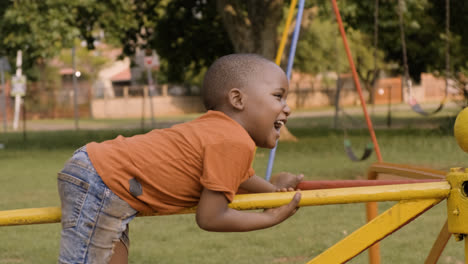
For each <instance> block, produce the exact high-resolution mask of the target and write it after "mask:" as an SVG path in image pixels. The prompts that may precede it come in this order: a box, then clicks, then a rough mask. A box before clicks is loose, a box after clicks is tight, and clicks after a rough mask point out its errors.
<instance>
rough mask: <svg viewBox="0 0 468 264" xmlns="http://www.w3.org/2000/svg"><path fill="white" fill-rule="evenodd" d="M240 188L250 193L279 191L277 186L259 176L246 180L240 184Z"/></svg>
mask: <svg viewBox="0 0 468 264" xmlns="http://www.w3.org/2000/svg"><path fill="white" fill-rule="evenodd" d="M239 188H240V189H242V190H245V191H248V192H250V193H268V192H276V189H277V188H276V186H275V185H273V184H272V183H270V182H269V181H266V180H265V179H263V178H260V177H259V176H257V175H254V176H252V177H250V178H248V179H247V180H245V181H244V182H243V183H241V184H240V186H239Z"/></svg>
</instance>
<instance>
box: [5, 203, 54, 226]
mask: <svg viewBox="0 0 468 264" xmlns="http://www.w3.org/2000/svg"><path fill="white" fill-rule="evenodd" d="M61 216H62V213H61V212H60V208H59V207H44V208H31V209H18V210H8V211H0V226H11V225H32V224H47V223H56V222H60V217H61Z"/></svg>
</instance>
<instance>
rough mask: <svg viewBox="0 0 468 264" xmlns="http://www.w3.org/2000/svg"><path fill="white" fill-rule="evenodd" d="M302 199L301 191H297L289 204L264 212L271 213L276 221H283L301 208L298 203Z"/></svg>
mask: <svg viewBox="0 0 468 264" xmlns="http://www.w3.org/2000/svg"><path fill="white" fill-rule="evenodd" d="M300 201H301V193H300V192H297V193H296V194H294V197H293V199H292V200H291V202H289V203H288V204H285V205H283V206H280V207H277V208H271V209H266V210H265V211H264V213H266V214H270V215H271V216H272V217H273V218H274V219H275V220H274V221H275V222H276V223H281V222H283V221H284V220H286V219H287V218H288V217H290V216H292V215H293V214H295V213H296V212H297V209H299V207H298V205H299V202H300Z"/></svg>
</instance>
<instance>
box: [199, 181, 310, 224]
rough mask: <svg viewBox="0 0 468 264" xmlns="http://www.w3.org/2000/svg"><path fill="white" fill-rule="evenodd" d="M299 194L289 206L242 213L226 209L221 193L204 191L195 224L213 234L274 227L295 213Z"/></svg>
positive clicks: (226, 204)
mask: <svg viewBox="0 0 468 264" xmlns="http://www.w3.org/2000/svg"><path fill="white" fill-rule="evenodd" d="M300 199H301V194H300V193H296V194H295V195H294V198H293V199H292V201H291V202H290V203H289V204H286V205H283V206H281V207H277V208H273V209H268V210H265V211H263V212H243V211H238V210H234V209H231V208H229V207H228V203H229V201H228V200H227V199H226V197H225V196H224V194H223V193H222V192H216V191H212V190H209V189H206V188H205V189H204V190H203V192H202V195H201V197H200V202H199V203H198V207H197V214H196V219H197V224H198V226H199V227H200V228H201V229H204V230H207V231H215V232H243V231H252V230H257V229H263V228H267V227H271V226H274V225H276V224H279V223H281V222H283V221H284V220H286V219H287V218H288V217H290V216H292V215H293V214H294V213H295V212H296V211H297V205H298V204H299V201H300Z"/></svg>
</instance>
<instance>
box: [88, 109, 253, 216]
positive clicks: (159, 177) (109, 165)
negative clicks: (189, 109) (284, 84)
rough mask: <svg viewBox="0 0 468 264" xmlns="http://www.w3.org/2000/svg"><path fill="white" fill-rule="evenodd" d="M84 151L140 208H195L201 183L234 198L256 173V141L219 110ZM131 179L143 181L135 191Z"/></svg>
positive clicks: (93, 145)
mask: <svg viewBox="0 0 468 264" xmlns="http://www.w3.org/2000/svg"><path fill="white" fill-rule="evenodd" d="M87 151H88V155H89V158H90V160H91V162H92V164H93V166H94V167H95V168H96V171H97V172H98V174H99V175H100V176H101V178H102V180H103V181H104V183H105V184H106V185H107V186H108V187H109V188H110V189H111V190H112V191H113V192H114V193H115V194H117V195H118V196H119V197H120V198H122V199H123V200H125V201H126V202H128V203H129V204H130V205H131V206H132V207H133V208H135V210H138V211H140V212H155V211H156V212H159V213H174V212H177V211H179V210H181V209H184V208H188V207H193V206H195V205H197V204H198V201H199V199H200V195H201V192H202V190H203V188H207V189H210V190H213V191H219V192H223V193H224V194H225V196H226V198H227V199H228V200H229V201H232V199H233V197H234V195H235V193H236V192H237V189H238V188H239V185H240V184H241V183H242V182H243V181H245V180H247V179H248V178H249V177H251V176H252V175H254V170H253V168H252V167H251V164H252V161H253V158H254V152H255V143H254V142H253V140H252V139H251V137H250V136H249V134H248V133H247V131H246V130H245V129H244V128H243V127H242V126H241V125H240V124H238V123H237V122H236V121H234V120H232V119H231V118H230V117H228V116H227V115H225V114H224V113H222V112H218V111H208V112H207V113H206V114H204V115H203V116H201V117H200V118H198V119H195V120H193V121H191V122H187V123H183V124H179V125H175V126H173V127H171V128H166V129H155V130H152V131H150V132H148V133H146V134H143V135H136V136H133V137H123V136H118V137H117V138H115V139H113V140H108V141H104V142H102V143H96V142H92V143H89V144H88V145H87ZM135 180H136V181H137V182H138V183H139V184H140V185H141V189H138V188H137V190H139V192H138V194H139V193H141V194H140V195H138V196H134V195H132V192H131V191H130V182H131V181H133V183H134V181H135ZM133 183H132V184H133ZM138 187H139V186H138ZM132 188H134V187H132ZM133 193H134V194H135V192H133Z"/></svg>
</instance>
